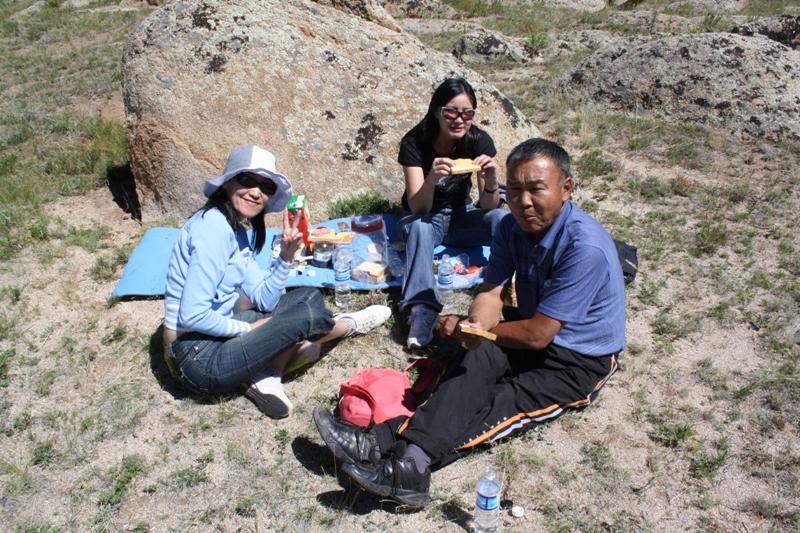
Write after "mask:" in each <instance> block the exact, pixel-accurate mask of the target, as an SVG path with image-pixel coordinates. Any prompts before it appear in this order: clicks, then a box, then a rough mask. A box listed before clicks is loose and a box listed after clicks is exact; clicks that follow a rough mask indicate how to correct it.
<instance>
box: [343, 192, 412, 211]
mask: <svg viewBox="0 0 800 533" xmlns="http://www.w3.org/2000/svg"><path fill="white" fill-rule="evenodd" d="M373 213H391V214H395V215H401V214H402V213H403V207H402V206H401V205H400V204H398V203H394V202H391V201H389V200H388V199H387V198H386V197H385V196H383V195H382V194H380V193H378V192H374V191H361V192H357V193H355V194H353V195H351V196H348V197H345V198H336V199H334V200H333V201H332V202H331V203H330V204H328V218H343V217H349V216H350V215H369V214H373Z"/></svg>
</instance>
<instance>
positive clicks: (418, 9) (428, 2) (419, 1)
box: [379, 0, 458, 19]
mask: <svg viewBox="0 0 800 533" xmlns="http://www.w3.org/2000/svg"><path fill="white" fill-rule="evenodd" d="M379 3H380V4H381V5H382V6H383V7H384V8H385V9H386V11H388V12H389V14H390V15H392V16H395V17H397V16H402V17H407V18H420V19H421V18H453V17H455V16H457V15H458V11H456V10H455V9H453V8H452V7H450V6H448V5H447V4H443V3H441V2H439V0H379Z"/></svg>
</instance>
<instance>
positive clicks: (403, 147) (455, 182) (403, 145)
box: [397, 126, 497, 213]
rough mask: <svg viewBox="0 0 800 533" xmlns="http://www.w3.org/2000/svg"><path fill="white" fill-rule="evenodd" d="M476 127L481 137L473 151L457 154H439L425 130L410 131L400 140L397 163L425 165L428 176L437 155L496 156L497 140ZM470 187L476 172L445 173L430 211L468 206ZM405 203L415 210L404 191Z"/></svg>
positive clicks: (404, 205) (423, 167) (454, 157)
mask: <svg viewBox="0 0 800 533" xmlns="http://www.w3.org/2000/svg"><path fill="white" fill-rule="evenodd" d="M472 129H473V130H477V131H478V138H477V140H476V142H475V144H474V149H473V150H472V153H468V154H461V155H457V156H453V155H448V156H444V155H439V154H437V153H436V149H435V148H434V147H433V143H425V142H422V133H421V132H420V133H419V134H417V135H414V134H413V130H412V131H410V132H408V133H406V135H405V137H403V140H401V141H400V153H399V154H398V156H397V162H398V163H400V164H401V165H403V166H406V167H422V173H423V175H425V176H427V175H428V172H430V171H431V167H432V166H433V160H434V159H436V158H437V157H451V158H453V159H456V158H466V159H475V158H476V157H478V156H479V155H483V154H486V155H488V156H490V157H494V156H496V155H497V148H495V146H494V141H493V140H492V138H491V137H490V136H489V134H488V133H486V132H485V131H483V130H482V129H480V128H478V127H477V126H472ZM470 189H472V174H456V175H455V176H444V177H443V178H442V179H440V180H439V183H437V184H436V188H435V189H434V191H433V205H432V206H431V210H430V212H431V213H438V212H439V211H441V210H442V209H445V208H447V207H450V208H457V207H463V206H465V205H466V204H468V203H470V201H471V200H470V197H469V192H470ZM402 203H403V208H404V209H405V210H406V211H410V210H411V209H410V208H409V206H408V192H407V191H406V192H404V193H403V198H402Z"/></svg>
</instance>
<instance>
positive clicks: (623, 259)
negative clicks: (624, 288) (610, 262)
mask: <svg viewBox="0 0 800 533" xmlns="http://www.w3.org/2000/svg"><path fill="white" fill-rule="evenodd" d="M614 244H615V245H616V247H617V256H618V257H619V264H620V266H621V267H622V277H623V278H624V279H625V285H627V284H628V283H630V282H631V281H633V280H634V279H635V278H636V272H637V271H638V270H639V257H638V256H637V255H636V251H637V250H636V247H635V246H633V245H632V244H628V243H627V242H622V241H617V240H615V241H614Z"/></svg>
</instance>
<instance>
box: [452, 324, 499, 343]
mask: <svg viewBox="0 0 800 533" xmlns="http://www.w3.org/2000/svg"><path fill="white" fill-rule="evenodd" d="M458 327H460V328H461V331H463V332H464V333H469V334H470V335H477V336H478V337H483V338H486V339H489V340H490V341H496V340H497V335H495V334H494V333H492V332H490V331H484V330H482V329H477V328H473V327H471V326H468V325H466V324H459V325H458Z"/></svg>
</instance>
